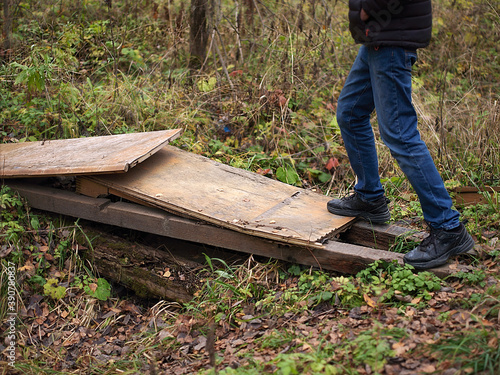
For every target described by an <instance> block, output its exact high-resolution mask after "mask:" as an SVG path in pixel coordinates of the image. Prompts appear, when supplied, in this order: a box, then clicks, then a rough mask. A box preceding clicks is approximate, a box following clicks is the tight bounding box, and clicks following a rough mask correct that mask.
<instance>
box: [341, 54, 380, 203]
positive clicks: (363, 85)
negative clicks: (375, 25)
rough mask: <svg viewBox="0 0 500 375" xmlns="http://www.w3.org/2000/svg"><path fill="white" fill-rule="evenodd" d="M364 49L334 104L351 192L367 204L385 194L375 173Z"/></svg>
mask: <svg viewBox="0 0 500 375" xmlns="http://www.w3.org/2000/svg"><path fill="white" fill-rule="evenodd" d="M367 57H368V56H367V48H366V47H365V46H361V48H360V49H359V52H358V55H357V57H356V60H355V61H354V64H353V65H352V68H351V71H350V73H349V76H348V77H347V80H346V82H345V84H344V87H343V88H342V92H341V93H340V97H339V100H338V104H337V122H338V124H339V127H340V131H341V134H342V138H343V140H344V145H345V148H346V151H347V155H348V156H349V162H350V164H351V168H352V169H353V171H354V173H355V174H356V176H357V178H358V181H357V183H356V185H355V187H354V190H355V191H356V192H357V193H358V194H360V196H361V197H362V198H364V199H366V200H376V199H378V198H380V197H381V196H382V195H383V194H384V189H383V187H382V184H381V183H380V176H379V173H378V159H377V150H376V148H375V138H374V135H373V129H372V126H371V124H370V115H371V113H372V112H373V110H374V109H375V104H374V102H373V92H372V84H371V81H370V71H369V67H368V61H367Z"/></svg>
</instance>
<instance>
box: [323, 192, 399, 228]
mask: <svg viewBox="0 0 500 375" xmlns="http://www.w3.org/2000/svg"><path fill="white" fill-rule="evenodd" d="M387 203H388V199H387V198H386V197H382V198H379V199H377V200H376V201H374V202H371V201H366V200H364V199H363V198H361V197H360V196H359V195H358V194H357V193H354V194H351V195H349V196H347V197H344V198H341V199H332V200H331V201H330V202H328V204H327V208H328V211H330V212H331V213H332V214H335V215H340V216H352V217H359V218H361V219H364V220H368V221H371V222H372V223H376V224H382V223H385V222H386V221H389V219H390V218H391V213H390V212H389V207H387Z"/></svg>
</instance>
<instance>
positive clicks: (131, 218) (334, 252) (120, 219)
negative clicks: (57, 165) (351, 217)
mask: <svg viewBox="0 0 500 375" xmlns="http://www.w3.org/2000/svg"><path fill="white" fill-rule="evenodd" d="M9 186H10V187H11V188H12V189H13V190H15V191H17V192H19V194H20V195H21V196H23V197H25V198H26V199H27V201H28V203H29V204H30V205H31V207H33V208H37V209H40V210H45V211H50V212H55V213H59V214H62V215H68V216H72V217H78V218H82V219H86V220H91V221H95V222H99V223H104V224H111V225H115V226H119V227H123V228H128V229H133V230H138V231H143V232H146V233H152V234H156V235H161V236H165V237H170V238H176V239H181V240H186V241H191V242H195V243H200V244H205V245H210V246H216V247H220V248H225V249H229V250H235V251H239V252H243V253H249V254H255V255H260V256H265V257H269V258H275V259H280V260H285V261H288V262H292V263H298V264H303V265H308V266H316V267H320V268H323V269H325V270H333V271H338V272H342V273H348V274H354V273H357V272H358V271H360V270H362V269H363V268H365V267H366V266H367V265H369V264H371V263H373V262H375V261H376V260H381V259H382V260H386V261H393V260H396V261H397V262H399V263H402V257H403V255H402V254H398V253H394V252H390V251H384V250H377V249H372V248H368V247H363V246H358V245H354V244H350V243H344V242H340V241H332V240H330V241H328V242H326V243H325V244H323V245H320V244H317V243H311V244H309V245H308V246H297V245H291V244H286V243H279V242H276V241H271V240H268V239H265V238H260V237H255V236H252V235H248V234H243V233H240V232H236V231H232V230H230V229H225V228H220V227H217V226H215V225H212V224H207V223H204V222H201V221H196V220H191V219H187V218H181V217H178V216H175V215H172V214H169V213H167V212H165V211H163V210H161V209H157V208H154V207H145V206H140V205H138V204H135V203H126V202H112V201H111V200H110V199H107V198H91V197H86V196H81V195H78V194H76V193H73V192H70V191H65V190H58V189H54V188H49V187H43V186H39V185H33V184H29V183H26V182H19V181H9ZM392 231H394V232H399V230H398V229H395V228H392ZM387 233H389V232H387ZM460 269H462V268H461V267H460V266H459V265H454V266H453V267H452V268H450V267H449V266H443V267H440V268H437V269H433V270H431V271H432V272H434V273H436V274H437V275H438V276H440V277H445V276H448V275H450V274H452V273H454V272H456V271H457V270H460Z"/></svg>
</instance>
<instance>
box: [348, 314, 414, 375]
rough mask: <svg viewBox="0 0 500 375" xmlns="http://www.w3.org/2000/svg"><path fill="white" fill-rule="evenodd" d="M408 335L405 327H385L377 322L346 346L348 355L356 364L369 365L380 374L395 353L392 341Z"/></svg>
mask: <svg viewBox="0 0 500 375" xmlns="http://www.w3.org/2000/svg"><path fill="white" fill-rule="evenodd" d="M406 336H407V333H406V332H405V330H404V329H401V328H393V329H385V328H384V327H382V326H381V325H380V324H378V323H377V324H375V326H374V327H373V328H372V329H369V330H367V331H365V332H362V333H360V334H359V335H358V336H357V337H356V338H355V339H354V340H352V341H351V342H349V343H348V344H347V345H346V346H345V348H344V350H345V351H346V352H347V353H346V357H348V358H351V359H352V361H353V362H354V364H356V365H368V366H370V368H371V369H372V371H374V373H375V374H380V373H381V371H382V370H383V369H384V366H385V364H386V363H387V360H388V359H390V358H392V357H394V355H395V352H394V350H393V349H392V343H394V342H399V341H401V340H402V339H403V338H405V337H406Z"/></svg>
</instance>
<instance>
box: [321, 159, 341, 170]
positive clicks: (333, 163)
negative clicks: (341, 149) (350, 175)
mask: <svg viewBox="0 0 500 375" xmlns="http://www.w3.org/2000/svg"><path fill="white" fill-rule="evenodd" d="M339 165H340V163H339V160H338V159H337V158H330V159H329V160H328V162H327V163H326V165H325V168H326V169H327V170H328V171H331V170H332V169H334V168H337V167H338V166H339Z"/></svg>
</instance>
